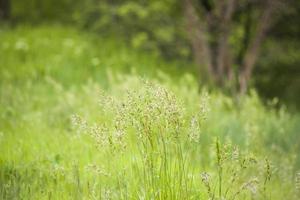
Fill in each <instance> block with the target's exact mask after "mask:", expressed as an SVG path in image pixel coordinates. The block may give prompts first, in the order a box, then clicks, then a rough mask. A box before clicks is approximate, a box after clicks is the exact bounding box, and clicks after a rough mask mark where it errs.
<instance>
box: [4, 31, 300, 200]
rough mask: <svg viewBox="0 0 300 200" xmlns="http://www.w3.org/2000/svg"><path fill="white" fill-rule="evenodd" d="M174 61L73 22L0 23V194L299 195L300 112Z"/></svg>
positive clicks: (88, 196)
mask: <svg viewBox="0 0 300 200" xmlns="http://www.w3.org/2000/svg"><path fill="white" fill-rule="evenodd" d="M180 66H185V64H184V63H176V62H173V63H171V62H166V61H161V60H160V59H159V58H158V57H157V56H156V55H149V54H147V53H142V52H136V51H135V50H132V49H130V48H128V47H126V46H125V45H123V44H122V43H121V42H120V41H118V40H116V39H112V38H110V39H109V38H96V36H94V35H89V34H87V33H82V32H80V31H77V30H74V29H72V28H66V27H64V28H63V27H59V26H44V27H18V28H15V29H3V30H1V32H0V77H1V80H0V199H215V200H217V199H272V200H273V199H275V200H276V199H298V197H299V192H300V191H299V168H300V159H299V155H298V154H299V153H298V152H300V144H299V141H300V140H299V139H300V138H299V130H300V127H299V116H298V115H294V114H290V113H289V112H287V110H286V109H285V108H284V107H280V108H277V107H278V106H277V104H276V100H274V101H271V102H270V103H269V104H268V105H264V104H263V103H262V102H261V101H260V99H259V97H258V96H257V94H256V93H255V91H252V92H251V94H250V95H249V96H246V97H244V98H243V99H240V101H239V102H237V101H236V100H235V99H232V98H230V97H228V96H226V95H223V94H221V93H219V92H217V91H207V90H206V89H205V88H200V89H199V88H198V84H197V82H196V81H195V79H194V77H193V76H192V75H190V74H189V73H188V70H186V69H183V68H182V67H181V68H180ZM186 68H187V67H186ZM158 69H159V70H158ZM178 71H179V72H178ZM140 77H143V78H140ZM199 91H200V92H199Z"/></svg>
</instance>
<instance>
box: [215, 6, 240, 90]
mask: <svg viewBox="0 0 300 200" xmlns="http://www.w3.org/2000/svg"><path fill="white" fill-rule="evenodd" d="M220 4H222V5H220V12H221V15H220V16H219V18H220V20H219V26H220V33H219V38H218V45H217V62H216V64H217V67H216V68H217V76H218V82H219V84H221V85H222V84H224V81H226V79H231V76H232V74H231V73H232V71H231V66H230V65H231V64H232V63H231V61H230V60H231V55H230V54H231V53H230V47H229V44H228V37H229V32H230V26H231V20H232V15H233V12H234V7H235V0H228V1H226V2H225V1H223V2H220Z"/></svg>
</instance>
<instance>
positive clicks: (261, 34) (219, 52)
mask: <svg viewBox="0 0 300 200" xmlns="http://www.w3.org/2000/svg"><path fill="white" fill-rule="evenodd" d="M187 3H189V4H187ZM187 5H188V6H190V7H189V8H187ZM186 11H188V13H189V14H188V15H187V12H186ZM299 13H300V1H298V0H224V1H218V0H182V1H178V0H151V1H146V0H101V1H99V0H85V1H81V0H43V1H41V0H0V18H1V19H2V20H3V19H5V20H7V19H9V20H11V21H12V22H13V23H20V22H24V21H26V22H27V23H45V22H60V23H72V24H73V25H76V26H79V27H81V28H84V29H86V30H89V31H94V32H97V33H98V34H99V35H109V36H113V35H115V36H117V37H122V38H123V39H124V40H125V41H126V42H127V43H128V45H130V46H131V47H132V48H137V49H142V50H144V51H149V52H150V51H151V52H154V53H156V54H160V55H161V56H162V57H163V58H164V59H170V60H172V59H180V60H185V61H192V60H194V61H195V62H196V63H197V66H198V67H197V68H198V71H199V73H200V74H205V76H202V79H201V80H202V81H203V80H205V79H210V81H211V80H213V81H212V82H214V85H216V86H218V87H221V88H223V89H224V88H225V90H226V91H231V92H232V91H233V92H234V91H238V88H240V90H241V91H242V92H245V91H246V89H247V88H248V87H249V86H250V87H251V86H255V87H256V88H257V89H258V91H259V92H260V93H261V95H262V96H265V97H268V98H272V97H275V96H278V95H279V96H280V97H282V99H285V100H286V101H288V102H294V104H297V103H298V102H300V101H299V94H300V92H299V91H300V89H299V85H300V84H299V63H300V56H299V55H300V47H299V46H300V37H299V36H300V26H299V22H300V14H299ZM187 18H188V20H187ZM195 28H196V29H195ZM191 33H192V34H191ZM204 66H205V67H204ZM207 74H210V75H209V76H210V78H207V77H209V76H207ZM228 89H229V90H228Z"/></svg>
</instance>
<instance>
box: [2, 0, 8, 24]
mask: <svg viewBox="0 0 300 200" xmlns="http://www.w3.org/2000/svg"><path fill="white" fill-rule="evenodd" d="M9 18H10V0H0V20H1V19H3V20H8V19H9Z"/></svg>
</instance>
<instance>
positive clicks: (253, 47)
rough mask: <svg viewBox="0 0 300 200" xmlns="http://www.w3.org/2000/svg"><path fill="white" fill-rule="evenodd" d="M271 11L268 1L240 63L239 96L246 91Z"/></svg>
mask: <svg viewBox="0 0 300 200" xmlns="http://www.w3.org/2000/svg"><path fill="white" fill-rule="evenodd" d="M273 10H274V6H273V5H272V3H271V1H269V3H268V4H267V6H266V8H265V10H264V12H263V14H262V17H261V19H260V21H259V23H258V25H257V29H256V32H255V35H254V37H253V39H252V41H251V43H250V45H249V48H248V49H247V50H246V52H245V55H244V59H243V63H242V69H241V71H240V74H239V85H240V94H241V95H243V94H245V93H246V91H247V89H248V82H249V80H250V77H251V74H252V71H253V68H254V65H255V62H256V60H257V57H258V55H259V50H260V47H261V44H262V41H263V40H264V38H265V34H266V31H267V30H268V28H269V26H270V24H271V17H272V13H273Z"/></svg>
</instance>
